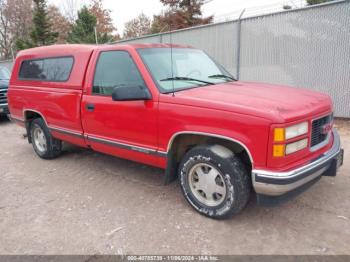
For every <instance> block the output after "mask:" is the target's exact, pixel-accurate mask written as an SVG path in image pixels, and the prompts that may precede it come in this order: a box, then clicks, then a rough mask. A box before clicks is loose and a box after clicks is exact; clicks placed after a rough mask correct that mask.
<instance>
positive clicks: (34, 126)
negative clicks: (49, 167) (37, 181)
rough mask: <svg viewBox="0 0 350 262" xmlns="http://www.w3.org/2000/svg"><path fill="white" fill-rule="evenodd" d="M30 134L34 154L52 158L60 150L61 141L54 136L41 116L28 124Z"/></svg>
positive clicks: (58, 153) (57, 154) (59, 152)
mask: <svg viewBox="0 0 350 262" xmlns="http://www.w3.org/2000/svg"><path fill="white" fill-rule="evenodd" d="M30 136H31V140H32V144H33V148H34V151H35V152H36V154H37V155H38V156H39V157H41V158H43V159H52V158H55V157H57V156H59V155H60V154H61V152H62V142H61V140H58V139H56V138H54V137H53V136H52V135H51V133H50V131H49V129H48V128H47V126H46V124H45V122H44V120H43V119H42V118H36V119H34V120H33V121H32V122H31V125H30Z"/></svg>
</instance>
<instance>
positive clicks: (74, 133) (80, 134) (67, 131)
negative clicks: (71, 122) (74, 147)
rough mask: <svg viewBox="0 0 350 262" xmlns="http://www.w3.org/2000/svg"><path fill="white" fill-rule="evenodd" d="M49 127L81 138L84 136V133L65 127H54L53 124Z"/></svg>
mask: <svg viewBox="0 0 350 262" xmlns="http://www.w3.org/2000/svg"><path fill="white" fill-rule="evenodd" d="M48 128H49V129H50V130H52V131H55V132H59V133H62V134H65V135H72V136H77V137H79V138H84V135H83V133H79V132H76V131H72V130H68V129H63V128H58V127H53V126H49V127H48Z"/></svg>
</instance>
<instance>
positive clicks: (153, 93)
mask: <svg viewBox="0 0 350 262" xmlns="http://www.w3.org/2000/svg"><path fill="white" fill-rule="evenodd" d="M9 105H10V112H11V117H12V119H13V120H14V121H16V122H17V123H18V124H19V125H21V126H23V127H24V128H26V130H27V134H28V141H29V143H32V144H33V148H34V151H35V152H36V153H37V155H38V156H39V157H41V158H43V159H52V158H55V157H58V156H59V155H60V153H61V151H62V142H68V143H72V144H74V145H77V146H81V147H85V148H90V149H92V150H95V151H98V152H102V153H106V154H110V155H114V156H116V157H121V158H125V159H129V160H133V161H137V162H140V163H144V164H148V165H152V166H156V167H159V168H163V169H164V170H165V175H164V180H165V183H170V182H171V181H174V180H175V179H177V178H178V179H179V181H180V184H181V189H182V192H183V194H184V197H185V199H186V200H187V201H188V203H189V204H190V205H191V206H192V207H193V208H194V209H195V210H197V211H198V212H199V213H201V214H203V215H206V216H209V217H212V218H223V217H227V216H229V215H234V214H237V213H239V212H240V211H241V210H242V209H243V208H244V207H245V206H246V204H247V203H248V200H249V198H250V195H251V194H252V193H255V194H256V196H257V199H258V202H259V203H261V204H269V205H274V204H278V203H280V202H283V201H285V200H286V199H289V198H291V197H294V196H295V195H297V194H299V193H300V192H301V191H303V190H305V189H306V188H308V187H309V186H311V185H312V184H313V183H315V182H317V181H318V180H319V179H320V178H321V177H322V176H335V175H336V172H337V169H338V168H339V167H340V166H341V164H342V161H343V150H342V149H341V145H340V138H339V135H338V133H337V131H336V130H335V129H334V128H333V105H332V100H331V99H330V97H329V96H328V95H326V94H322V93H317V92H313V91H309V90H306V89H301V88H291V87H286V86H281V85H271V84H263V83H252V82H240V81H237V80H236V79H235V78H234V77H233V76H232V75H231V74H230V73H229V72H228V71H227V70H226V69H224V67H223V66H221V65H220V64H219V63H217V62H216V61H214V60H213V59H212V58H211V57H210V56H209V55H208V54H206V53H205V52H204V51H202V50H198V49H195V48H193V47H190V46H182V45H170V44H132V45H130V44H128V45H123V44H120V45H119V44H118V45H103V46H94V45H55V46H48V47H39V48H34V49H28V50H25V51H21V52H20V53H19V54H18V56H17V59H16V62H15V65H14V69H13V73H12V76H11V81H10V88H9Z"/></svg>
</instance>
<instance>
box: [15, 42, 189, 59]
mask: <svg viewBox="0 0 350 262" xmlns="http://www.w3.org/2000/svg"><path fill="white" fill-rule="evenodd" d="M112 46H125V47H132V48H135V49H138V48H170V47H173V48H192V47H191V46H188V45H176V44H156V43H149V44H147V43H144V44H138V43H133V44H113V45H86V44H66V45H50V46H41V47H35V48H30V49H26V50H23V51H21V52H20V53H19V56H25V55H43V54H45V55H61V54H62V55H65V54H67V53H85V52H86V53H91V52H92V51H94V50H105V49H108V47H112Z"/></svg>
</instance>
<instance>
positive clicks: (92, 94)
mask: <svg viewBox="0 0 350 262" xmlns="http://www.w3.org/2000/svg"><path fill="white" fill-rule="evenodd" d="M96 60H97V62H96V66H95V70H94V77H93V80H92V86H91V87H90V88H88V90H87V94H85V95H84V96H83V101H82V109H81V110H82V119H83V127H84V130H85V135H86V136H87V141H88V143H89V144H90V146H91V147H92V148H93V149H94V150H96V151H101V152H105V153H108V154H113V155H117V156H121V157H124V158H128V159H132V160H136V161H140V162H144V163H147V164H153V165H157V164H156V157H157V156H158V155H157V106H158V103H157V102H155V101H153V99H151V100H146V101H145V100H140V101H113V100H112V92H113V90H114V89H115V88H120V87H124V88H125V87H130V86H140V87H142V88H147V86H146V84H145V81H144V80H143V78H142V75H141V73H140V71H139V69H138V67H137V65H136V63H135V62H134V60H133V58H132V57H131V55H130V54H129V53H128V52H127V51H123V50H112V51H102V52H100V53H99V55H98V56H97V59H96Z"/></svg>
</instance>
